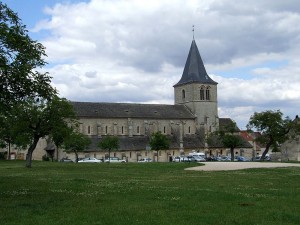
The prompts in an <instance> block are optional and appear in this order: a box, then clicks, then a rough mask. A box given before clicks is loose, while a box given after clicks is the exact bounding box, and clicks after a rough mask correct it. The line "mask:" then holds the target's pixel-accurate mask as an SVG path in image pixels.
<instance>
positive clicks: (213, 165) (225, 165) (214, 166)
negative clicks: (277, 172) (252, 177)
mask: <svg viewBox="0 0 300 225" xmlns="http://www.w3.org/2000/svg"><path fill="white" fill-rule="evenodd" d="M202 163H203V164H205V165H204V166H196V167H191V168H187V169H186V170H196V171H224V170H242V169H250V168H276V167H291V166H297V167H300V163H279V162H278V163H277V162H274V163H272V162H202Z"/></svg>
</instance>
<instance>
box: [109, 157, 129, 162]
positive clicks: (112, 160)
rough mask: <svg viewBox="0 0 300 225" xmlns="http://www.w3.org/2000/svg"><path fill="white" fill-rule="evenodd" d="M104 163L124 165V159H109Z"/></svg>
mask: <svg viewBox="0 0 300 225" xmlns="http://www.w3.org/2000/svg"><path fill="white" fill-rule="evenodd" d="M104 162H106V163H108V162H111V163H126V160H125V159H120V158H118V157H110V158H106V159H105V160H104Z"/></svg>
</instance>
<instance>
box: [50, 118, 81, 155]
mask: <svg viewBox="0 0 300 225" xmlns="http://www.w3.org/2000/svg"><path fill="white" fill-rule="evenodd" d="M77 128H78V123H77V121H76V120H75V121H74V122H73V123H72V126H71V125H70V126H60V127H56V128H55V130H53V131H52V133H51V134H50V136H49V141H52V142H53V143H54V144H55V146H56V158H57V159H58V152H59V149H60V148H61V147H63V146H64V142H65V141H66V140H67V139H68V138H70V135H71V134H72V133H73V132H74V131H75V130H76V129H77Z"/></svg>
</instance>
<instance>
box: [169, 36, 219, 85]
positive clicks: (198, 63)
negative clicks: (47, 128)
mask: <svg viewBox="0 0 300 225" xmlns="http://www.w3.org/2000/svg"><path fill="white" fill-rule="evenodd" d="M188 83H202V84H217V82H215V81H214V80H212V79H211V78H210V77H209V76H208V74H207V72H206V70H205V67H204V64H203V61H202V59H201V56H200V53H199V50H198V47H197V45H196V42H195V40H193V41H192V44H191V48H190V51H189V54H188V57H187V60H186V63H185V66H184V70H183V74H182V77H181V79H180V81H179V82H178V83H177V84H175V85H174V87H176V86H180V85H183V84H188Z"/></svg>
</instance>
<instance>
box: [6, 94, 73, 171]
mask: <svg viewBox="0 0 300 225" xmlns="http://www.w3.org/2000/svg"><path fill="white" fill-rule="evenodd" d="M10 117H11V118H14V119H15V121H14V123H12V124H11V130H13V133H12V134H13V135H12V137H13V139H12V140H13V144H16V145H17V146H23V147H25V146H27V147H28V146H29V147H28V151H27V155H26V167H31V161H32V153H33V151H34V150H35V148H36V145H37V143H38V141H39V140H40V138H46V137H47V136H48V135H50V134H51V133H52V132H54V131H55V130H56V129H61V127H67V126H70V124H72V123H73V121H74V120H75V113H74V110H73V107H72V106H71V105H70V104H69V102H68V101H67V100H66V99H61V98H59V97H54V98H53V99H51V100H45V99H33V98H30V99H29V98H28V99H27V100H26V102H25V101H23V102H18V103H16V104H15V105H14V106H13V110H12V111H11V114H10Z"/></svg>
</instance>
